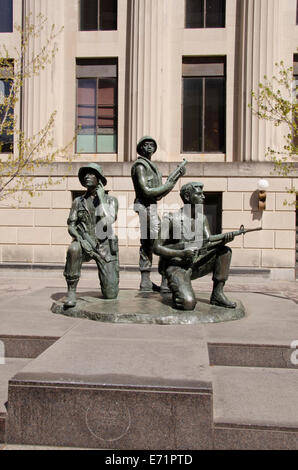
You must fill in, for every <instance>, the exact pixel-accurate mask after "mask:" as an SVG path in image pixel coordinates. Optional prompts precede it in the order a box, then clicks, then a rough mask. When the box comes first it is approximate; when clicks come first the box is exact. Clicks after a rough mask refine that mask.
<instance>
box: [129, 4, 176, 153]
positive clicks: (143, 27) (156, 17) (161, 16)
mask: <svg viewBox="0 0 298 470" xmlns="http://www.w3.org/2000/svg"><path fill="white" fill-rule="evenodd" d="M128 2H129V7H130V9H131V25H130V52H129V90H128V93H129V95H128V100H127V101H128V103H129V112H128V124H127V134H128V148H127V151H126V152H127V155H126V159H127V160H134V159H135V158H136V144H137V141H138V140H139V139H140V138H141V137H142V136H143V135H151V136H152V137H154V138H155V139H156V140H157V142H158V158H159V159H162V158H163V155H165V153H166V139H167V137H166V136H167V121H166V119H165V111H166V109H167V108H168V103H167V100H168V95H167V90H166V89H167V83H168V79H167V74H168V70H169V67H168V61H169V57H168V56H169V54H168V47H169V41H168V9H169V0H128Z"/></svg>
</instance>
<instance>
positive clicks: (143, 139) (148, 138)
mask: <svg viewBox="0 0 298 470" xmlns="http://www.w3.org/2000/svg"><path fill="white" fill-rule="evenodd" d="M146 140H150V141H151V142H153V143H154V145H155V150H154V153H155V152H156V150H157V143H156V141H155V140H154V139H153V138H152V137H150V136H149V135H145V136H144V137H142V138H141V139H140V140H139V142H138V145H137V153H138V154H139V155H142V149H141V147H142V145H143V143H144V142H145V141H146Z"/></svg>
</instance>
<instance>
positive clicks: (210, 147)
mask: <svg viewBox="0 0 298 470" xmlns="http://www.w3.org/2000/svg"><path fill="white" fill-rule="evenodd" d="M224 128H225V79H224V78H223V77H220V78H217V77H216V78H206V79H205V123H204V130H205V132H204V149H205V151H206V152H224V146H225V141H224Z"/></svg>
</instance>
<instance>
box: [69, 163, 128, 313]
mask: <svg viewBox="0 0 298 470" xmlns="http://www.w3.org/2000/svg"><path fill="white" fill-rule="evenodd" d="M78 177H79V180H80V182H81V184H82V186H85V187H86V189H87V191H86V193H85V194H84V195H82V196H79V197H77V198H76V199H75V200H74V201H73V204H72V208H71V210H70V214H69V218H68V220H67V225H68V232H69V234H70V235H71V236H72V237H73V241H72V243H71V245H70V246H69V248H68V251H67V257H66V265H65V269H64V276H65V278H66V282H67V288H68V295H67V300H66V301H65V303H64V308H70V307H74V306H75V305H76V288H77V284H78V282H79V279H80V275H81V266H82V263H83V262H85V261H90V260H91V259H94V260H95V262H96V264H97V268H98V276H99V280H100V285H101V291H102V295H103V297H104V298H105V299H114V298H116V297H117V295H118V290H119V288H118V286H119V261H118V239H117V237H116V235H114V233H113V230H112V224H113V223H114V222H115V220H116V218H117V212H118V201H117V199H116V198H115V197H112V196H109V195H108V194H106V192H105V190H104V186H105V185H106V184H107V180H106V178H105V176H104V174H103V172H102V168H101V166H100V165H97V164H96V163H89V164H88V165H87V166H83V167H81V168H80V169H79V174H78Z"/></svg>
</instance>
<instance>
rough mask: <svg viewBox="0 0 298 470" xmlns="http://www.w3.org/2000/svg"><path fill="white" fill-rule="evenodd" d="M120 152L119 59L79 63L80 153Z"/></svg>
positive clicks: (79, 61) (78, 129)
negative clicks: (118, 140)
mask: <svg viewBox="0 0 298 470" xmlns="http://www.w3.org/2000/svg"><path fill="white" fill-rule="evenodd" d="M116 152H117V59H77V153H116Z"/></svg>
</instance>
